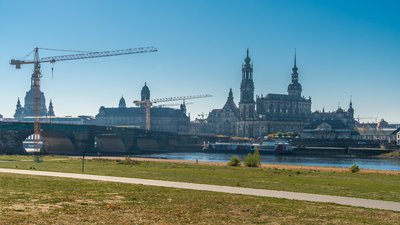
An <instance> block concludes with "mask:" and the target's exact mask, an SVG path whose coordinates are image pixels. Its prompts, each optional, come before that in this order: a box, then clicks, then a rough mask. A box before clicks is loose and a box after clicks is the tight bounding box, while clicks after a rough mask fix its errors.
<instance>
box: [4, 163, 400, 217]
mask: <svg viewBox="0 0 400 225" xmlns="http://www.w3.org/2000/svg"><path fill="white" fill-rule="evenodd" d="M0 173H13V174H25V175H39V176H49V177H64V178H75V179H83V180H96V181H111V182H118V183H127V184H142V185H148V186H158V187H170V188H180V189H190V190H201V191H214V192H222V193H231V194H242V195H253V196H263V197H272V198H284V199H291V200H302V201H312V202H327V203H336V204H340V205H348V206H357V207H365V208H372V209H385V210H393V211H398V212H400V202H389V201H380V200H370V199H362V198H351V197H340V196H330V195H318V194H307V193H298V192H288V191H273V190H264V189H254V188H241V187H230V186H219V185H209V184H194V183H185V182H173V181H161V180H149V179H137V178H125V177H112V176H98V175H88V174H77V173H60V172H45V171H36V170H16V169H0Z"/></svg>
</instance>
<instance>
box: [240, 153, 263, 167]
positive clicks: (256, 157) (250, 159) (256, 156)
mask: <svg viewBox="0 0 400 225" xmlns="http://www.w3.org/2000/svg"><path fill="white" fill-rule="evenodd" d="M244 165H246V166H247V167H259V166H260V165H261V156H260V152H259V151H258V149H257V150H255V151H254V153H253V154H251V153H249V154H247V155H246V156H245V157H244Z"/></svg>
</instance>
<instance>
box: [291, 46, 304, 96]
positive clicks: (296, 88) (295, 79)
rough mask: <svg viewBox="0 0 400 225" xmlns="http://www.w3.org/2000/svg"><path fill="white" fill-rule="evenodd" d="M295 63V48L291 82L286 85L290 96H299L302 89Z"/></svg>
mask: <svg viewBox="0 0 400 225" xmlns="http://www.w3.org/2000/svg"><path fill="white" fill-rule="evenodd" d="M297 70H298V69H297V65H296V50H295V52H294V66H293V68H292V71H293V72H292V83H290V84H289V86H288V94H289V95H291V96H299V97H301V91H302V90H303V89H302V87H301V84H300V83H299V73H298V72H297Z"/></svg>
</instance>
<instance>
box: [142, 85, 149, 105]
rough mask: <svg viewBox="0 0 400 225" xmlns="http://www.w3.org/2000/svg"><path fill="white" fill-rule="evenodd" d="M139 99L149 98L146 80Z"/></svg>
mask: <svg viewBox="0 0 400 225" xmlns="http://www.w3.org/2000/svg"><path fill="white" fill-rule="evenodd" d="M140 100H142V101H144V100H150V89H149V87H147V84H146V82H145V83H144V86H143V88H142V91H141V92H140Z"/></svg>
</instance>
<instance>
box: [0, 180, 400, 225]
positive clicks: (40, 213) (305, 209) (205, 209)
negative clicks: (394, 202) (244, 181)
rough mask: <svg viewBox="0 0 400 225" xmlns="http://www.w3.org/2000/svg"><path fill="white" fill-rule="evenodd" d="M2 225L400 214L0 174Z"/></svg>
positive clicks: (396, 217)
mask: <svg viewBox="0 0 400 225" xmlns="http://www.w3.org/2000/svg"><path fill="white" fill-rule="evenodd" d="M0 205H1V207H0V224H95V223H100V224H216V223H218V224H267V223H268V224H299V225H301V224H396V223H398V221H400V213H396V212H390V211H384V210H372V209H363V208H354V207H347V206H339V205H334V204H324V203H311V202H303V201H290V200H283V199H273V198H264V197H252V196H241V195H234V194H223V193H214V192H204V191H191V190H178V189H171V188H160V187H149V186H142V185H130V184H120V183H111V182H96V181H82V180H74V179H65V178H54V177H51V178H50V177H39V176H27V175H11V174H0Z"/></svg>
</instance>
